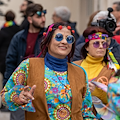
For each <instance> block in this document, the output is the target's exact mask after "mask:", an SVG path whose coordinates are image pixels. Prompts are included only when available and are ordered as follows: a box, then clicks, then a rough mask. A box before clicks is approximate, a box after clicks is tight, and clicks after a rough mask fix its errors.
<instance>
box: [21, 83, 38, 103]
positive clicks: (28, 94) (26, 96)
mask: <svg viewBox="0 0 120 120" xmlns="http://www.w3.org/2000/svg"><path fill="white" fill-rule="evenodd" d="M28 88H29V86H25V87H24V90H23V91H22V92H21V93H20V95H19V100H20V101H21V104H26V103H28V102H29V100H30V99H31V100H34V97H33V93H34V90H35V88H36V85H33V86H32V88H31V90H30V91H28Z"/></svg>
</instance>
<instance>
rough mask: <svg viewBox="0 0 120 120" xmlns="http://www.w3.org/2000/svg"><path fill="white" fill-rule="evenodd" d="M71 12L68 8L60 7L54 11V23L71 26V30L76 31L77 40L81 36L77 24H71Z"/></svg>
mask: <svg viewBox="0 0 120 120" xmlns="http://www.w3.org/2000/svg"><path fill="white" fill-rule="evenodd" d="M70 16H71V13H70V10H69V9H68V8H67V7H66V6H59V7H56V8H55V9H54V13H53V16H52V19H53V22H54V23H57V22H64V23H67V24H69V25H70V26H71V28H72V29H73V30H74V31H75V38H76V40H77V39H78V37H79V34H78V32H77V30H76V22H70Z"/></svg>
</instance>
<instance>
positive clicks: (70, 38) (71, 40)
mask: <svg viewBox="0 0 120 120" xmlns="http://www.w3.org/2000/svg"><path fill="white" fill-rule="evenodd" d="M54 38H55V40H57V41H59V42H60V41H62V40H63V35H62V34H61V33H57V34H56V35H55V37H54ZM66 40H67V43H68V44H73V43H74V42H75V38H74V36H73V35H68V36H67V37H66Z"/></svg>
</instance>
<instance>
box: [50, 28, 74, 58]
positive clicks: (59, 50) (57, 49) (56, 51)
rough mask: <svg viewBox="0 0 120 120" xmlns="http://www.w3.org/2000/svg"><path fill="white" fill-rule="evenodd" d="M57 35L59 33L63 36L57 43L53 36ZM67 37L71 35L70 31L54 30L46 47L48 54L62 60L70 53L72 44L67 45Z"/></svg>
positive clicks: (64, 29)
mask: <svg viewBox="0 0 120 120" xmlns="http://www.w3.org/2000/svg"><path fill="white" fill-rule="evenodd" d="M57 33H61V34H62V35H63V39H62V40H61V41H57V40H56V39H55V35H56V34H57ZM68 35H71V31H70V30H68V29H67V28H66V27H63V28H62V29H61V30H60V29H56V30H55V32H54V34H53V36H52V39H51V41H50V43H49V45H48V52H49V54H50V55H52V56H53V57H56V58H59V59H64V58H65V57H66V56H67V55H68V54H69V53H70V51H71V49H72V44H68V43H67V40H66V37H67V36H68Z"/></svg>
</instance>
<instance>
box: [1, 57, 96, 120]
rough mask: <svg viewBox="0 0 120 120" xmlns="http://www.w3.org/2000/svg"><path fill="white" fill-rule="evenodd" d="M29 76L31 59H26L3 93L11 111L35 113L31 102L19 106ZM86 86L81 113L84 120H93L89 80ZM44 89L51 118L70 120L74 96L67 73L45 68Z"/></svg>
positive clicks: (5, 103) (4, 102) (14, 73)
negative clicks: (19, 109)
mask: <svg viewBox="0 0 120 120" xmlns="http://www.w3.org/2000/svg"><path fill="white" fill-rule="evenodd" d="M28 74H29V59H26V60H24V61H23V62H22V63H21V64H20V65H19V66H18V67H17V68H16V70H15V71H14V72H13V74H12V75H11V77H10V78H9V80H8V82H7V83H6V85H5V87H4V89H3V90H2V91H1V95H2V96H3V97H2V98H3V99H2V101H3V104H4V105H5V106H7V107H8V109H9V110H11V111H15V110H17V109H18V108H22V109H23V110H26V111H29V112H35V108H34V106H33V104H32V101H29V103H28V104H25V105H19V103H20V102H21V101H20V100H19V98H18V95H19V93H20V92H21V91H22V90H23V88H24V86H26V83H27V78H28ZM51 75H52V77H51ZM60 81H61V82H60ZM86 85H87V89H86V93H85V94H84V95H83V103H82V109H81V111H82V114H83V118H84V120H93V119H94V118H95V117H94V115H93V113H92V112H91V106H92V100H91V94H90V90H89V87H88V81H87V79H86ZM65 87H66V90H65ZM44 88H45V94H46V100H47V105H48V112H49V116H50V118H51V119H57V120H59V119H61V118H65V119H66V120H70V119H71V118H70V113H71V104H72V94H71V88H70V84H69V82H68V80H67V71H64V72H56V71H53V70H50V69H49V68H47V67H46V66H45V79H44ZM29 90H30V88H29ZM48 94H49V95H48Z"/></svg>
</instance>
